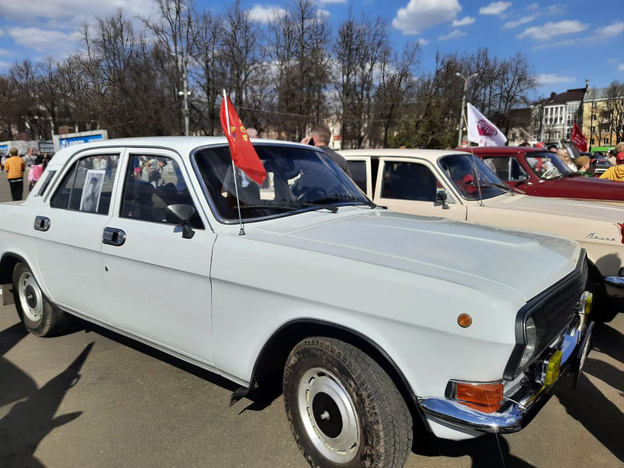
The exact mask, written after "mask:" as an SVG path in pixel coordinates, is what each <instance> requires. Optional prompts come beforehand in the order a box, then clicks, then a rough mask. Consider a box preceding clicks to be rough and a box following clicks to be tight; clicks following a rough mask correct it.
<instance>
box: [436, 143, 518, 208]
mask: <svg viewBox="0 0 624 468" xmlns="http://www.w3.org/2000/svg"><path fill="white" fill-rule="evenodd" d="M438 165H439V166H440V168H441V169H442V170H443V171H444V173H445V174H446V176H447V177H448V178H449V180H450V181H451V182H452V183H453V185H455V187H456V188H457V191H458V192H459V193H460V195H461V196H462V197H464V198H465V199H466V200H483V199H486V198H492V197H496V196H498V195H501V194H503V193H506V192H507V191H508V189H507V187H506V185H505V183H504V182H503V181H502V180H500V179H499V178H498V176H497V175H496V174H495V173H494V172H492V170H491V169H490V168H489V167H488V166H487V165H486V164H485V163H484V162H483V161H481V160H480V159H479V158H478V157H476V156H474V155H469V154H453V155H451V156H444V157H442V158H440V159H439V160H438Z"/></svg>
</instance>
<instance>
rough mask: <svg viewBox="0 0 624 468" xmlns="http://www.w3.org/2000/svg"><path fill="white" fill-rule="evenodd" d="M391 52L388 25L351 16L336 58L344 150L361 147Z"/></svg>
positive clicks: (341, 33)
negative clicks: (379, 81) (379, 79)
mask: <svg viewBox="0 0 624 468" xmlns="http://www.w3.org/2000/svg"><path fill="white" fill-rule="evenodd" d="M390 54H391V48H390V44H389V41H388V31H387V24H386V22H385V21H384V20H382V19H381V18H377V19H376V20H374V21H371V20H369V19H368V18H366V17H365V16H362V17H361V18H360V19H359V20H356V19H354V18H353V15H352V12H351V11H350V12H349V16H348V17H347V19H346V20H345V21H343V22H342V24H341V25H340V26H339V28H338V37H337V40H336V44H335V47H334V55H335V58H336V60H337V62H338V67H339V72H338V74H339V77H338V80H337V91H338V95H339V97H340V101H341V104H342V117H341V128H342V141H343V145H344V146H345V147H347V148H348V147H356V148H359V147H361V146H362V143H363V141H364V139H365V138H366V132H367V131H368V128H369V127H370V124H371V120H372V118H373V98H374V95H375V91H376V85H377V79H378V74H379V71H380V68H381V66H382V64H383V63H387V62H388V61H389V57H390Z"/></svg>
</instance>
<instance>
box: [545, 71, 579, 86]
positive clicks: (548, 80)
mask: <svg viewBox="0 0 624 468" xmlns="http://www.w3.org/2000/svg"><path fill="white" fill-rule="evenodd" d="M535 78H537V81H538V82H539V84H540V85H547V84H556V83H570V82H572V81H574V80H575V78H572V77H570V76H562V75H555V74H554V73H544V74H541V75H537V76H536V77H535Z"/></svg>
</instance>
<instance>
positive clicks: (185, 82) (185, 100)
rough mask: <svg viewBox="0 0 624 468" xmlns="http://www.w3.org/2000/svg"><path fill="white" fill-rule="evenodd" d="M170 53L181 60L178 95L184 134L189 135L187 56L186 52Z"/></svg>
mask: <svg viewBox="0 0 624 468" xmlns="http://www.w3.org/2000/svg"><path fill="white" fill-rule="evenodd" d="M170 54H171V55H173V56H174V57H176V58H177V59H178V60H181V61H182V91H178V96H182V112H183V114H184V135H186V136H189V107H188V97H189V95H190V94H191V92H190V91H189V90H188V79H187V62H188V58H187V56H186V54H185V55H184V56H179V55H178V54H174V53H173V52H170Z"/></svg>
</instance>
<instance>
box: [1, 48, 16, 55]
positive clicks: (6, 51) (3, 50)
mask: <svg viewBox="0 0 624 468" xmlns="http://www.w3.org/2000/svg"><path fill="white" fill-rule="evenodd" d="M12 53H13V52H12V51H10V50H9V49H0V55H11V54H12Z"/></svg>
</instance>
